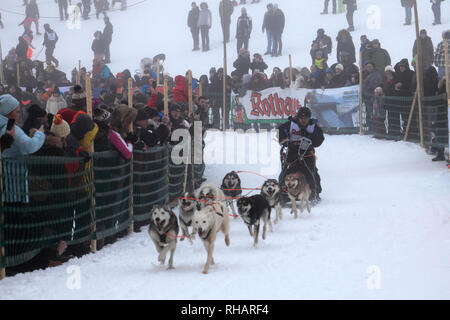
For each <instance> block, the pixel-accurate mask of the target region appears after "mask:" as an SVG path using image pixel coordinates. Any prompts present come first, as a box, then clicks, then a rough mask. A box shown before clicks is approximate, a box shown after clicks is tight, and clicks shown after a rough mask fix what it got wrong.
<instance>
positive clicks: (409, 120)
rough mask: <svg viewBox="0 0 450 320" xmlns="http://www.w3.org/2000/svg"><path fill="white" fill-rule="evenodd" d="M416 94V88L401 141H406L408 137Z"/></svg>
mask: <svg viewBox="0 0 450 320" xmlns="http://www.w3.org/2000/svg"><path fill="white" fill-rule="evenodd" d="M417 96H418V94H417V90H416V92H415V93H414V99H413V101H412V104H411V108H410V110H409V117H408V124H407V125H406V130H405V136H404V137H403V141H406V140H407V139H408V134H409V128H410V126H411V120H412V117H413V113H414V109H415V107H416V101H417Z"/></svg>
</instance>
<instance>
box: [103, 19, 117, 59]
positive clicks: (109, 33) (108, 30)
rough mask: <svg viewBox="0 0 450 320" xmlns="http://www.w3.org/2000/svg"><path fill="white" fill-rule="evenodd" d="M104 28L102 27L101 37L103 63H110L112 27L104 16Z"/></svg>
mask: <svg viewBox="0 0 450 320" xmlns="http://www.w3.org/2000/svg"><path fill="white" fill-rule="evenodd" d="M104 21H105V29H103V39H104V41H105V46H106V50H105V63H111V52H110V46H111V42H112V35H113V33H114V28H113V25H112V23H111V21H110V20H109V18H108V17H105V19H104Z"/></svg>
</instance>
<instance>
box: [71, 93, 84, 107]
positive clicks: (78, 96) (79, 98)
mask: <svg viewBox="0 0 450 320" xmlns="http://www.w3.org/2000/svg"><path fill="white" fill-rule="evenodd" d="M86 106H87V101H86V93H84V92H81V93H77V92H75V93H73V94H72V107H73V108H75V109H85V108H86Z"/></svg>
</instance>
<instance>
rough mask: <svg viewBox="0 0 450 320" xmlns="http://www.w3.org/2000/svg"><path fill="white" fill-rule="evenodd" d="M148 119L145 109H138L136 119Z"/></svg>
mask: <svg viewBox="0 0 450 320" xmlns="http://www.w3.org/2000/svg"><path fill="white" fill-rule="evenodd" d="M148 119H150V116H149V114H148V113H147V112H146V111H145V109H139V110H138V112H137V116H136V121H141V120H148Z"/></svg>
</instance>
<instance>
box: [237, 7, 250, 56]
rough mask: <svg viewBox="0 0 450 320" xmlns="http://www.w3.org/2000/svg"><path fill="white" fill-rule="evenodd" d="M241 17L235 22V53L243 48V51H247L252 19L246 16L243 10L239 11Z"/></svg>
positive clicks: (245, 11)
mask: <svg viewBox="0 0 450 320" xmlns="http://www.w3.org/2000/svg"><path fill="white" fill-rule="evenodd" d="M241 12H242V14H241V16H240V17H239V18H238V21H237V28H236V39H237V53H238V54H239V50H240V49H241V48H242V46H244V48H245V50H248V42H249V40H250V34H251V33H252V18H250V17H249V16H248V15H247V10H246V9H245V8H242V9H241Z"/></svg>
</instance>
